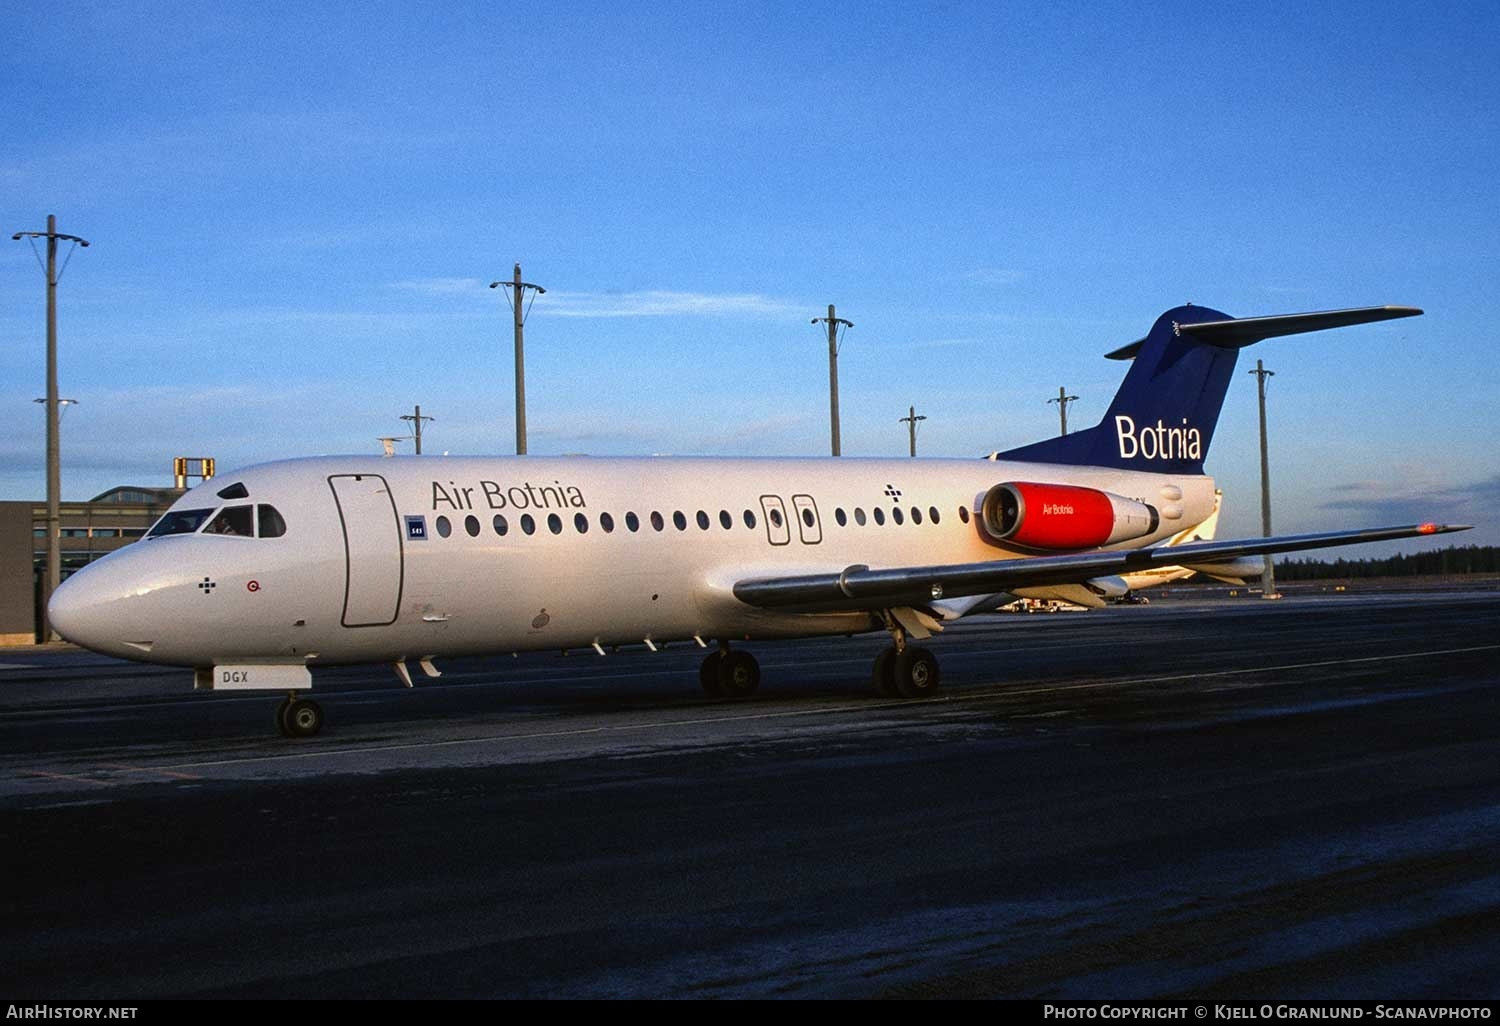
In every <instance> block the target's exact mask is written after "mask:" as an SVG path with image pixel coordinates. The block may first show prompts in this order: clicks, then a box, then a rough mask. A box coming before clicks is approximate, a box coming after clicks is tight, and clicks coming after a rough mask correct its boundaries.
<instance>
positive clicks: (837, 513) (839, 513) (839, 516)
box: [833, 506, 849, 527]
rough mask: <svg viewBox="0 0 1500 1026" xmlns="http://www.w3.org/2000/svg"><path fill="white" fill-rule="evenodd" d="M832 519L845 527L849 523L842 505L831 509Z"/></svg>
mask: <svg viewBox="0 0 1500 1026" xmlns="http://www.w3.org/2000/svg"><path fill="white" fill-rule="evenodd" d="M833 519H835V520H837V521H838V522H839V526H840V527H847V526H848V525H849V518H848V517H847V516H845V515H844V507H842V506H840V507H839V508H838V509H836V510H834V511H833Z"/></svg>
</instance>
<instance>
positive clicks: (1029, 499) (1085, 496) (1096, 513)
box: [977, 481, 1161, 551]
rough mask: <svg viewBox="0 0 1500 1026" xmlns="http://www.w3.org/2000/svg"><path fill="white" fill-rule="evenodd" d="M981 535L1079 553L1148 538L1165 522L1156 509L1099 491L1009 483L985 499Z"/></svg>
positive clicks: (981, 517)
mask: <svg viewBox="0 0 1500 1026" xmlns="http://www.w3.org/2000/svg"><path fill="white" fill-rule="evenodd" d="M977 519H978V521H979V533H980V534H982V535H983V536H984V537H985V540H987V541H990V542H994V543H996V544H1000V543H1004V544H1006V545H1020V546H1024V547H1026V548H1031V549H1053V550H1067V551H1072V550H1077V549H1093V548H1098V547H1099V546H1100V545H1110V544H1113V543H1114V542H1120V541H1129V540H1130V539H1132V538H1143V537H1145V536H1146V535H1148V534H1150V533H1151V532H1153V531H1155V530H1156V528H1157V526H1158V525H1160V523H1161V516H1160V514H1158V513H1157V511H1156V508H1155V507H1154V506H1150V505H1148V504H1146V503H1144V502H1138V501H1137V500H1135V499H1127V498H1125V497H1124V496H1121V495H1115V494H1113V493H1111V492H1101V491H1099V490H1098V489H1097V488H1082V487H1079V486H1078V485H1058V484H1037V483H1035V482H1031V481H1008V482H1006V483H1005V484H997V485H996V486H995V487H993V488H991V489H990V490H989V491H988V492H985V494H984V501H983V502H981V503H980V507H979V516H978V518H977Z"/></svg>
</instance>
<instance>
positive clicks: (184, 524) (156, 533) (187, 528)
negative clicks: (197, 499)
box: [146, 509, 213, 538]
mask: <svg viewBox="0 0 1500 1026" xmlns="http://www.w3.org/2000/svg"><path fill="white" fill-rule="evenodd" d="M212 513H213V510H211V509H178V510H173V511H172V512H170V513H168V514H167V515H166V516H164V517H162V518H161V519H160V520H158V521H157V522H156V526H155V527H153V528H151V530H150V531H149V532H147V534H146V537H147V538H161V537H164V536H166V535H169V534H192V533H193V532H194V531H196V530H198V528H200V527H202V526H203V521H205V520H207V519H208V518H209V515H210V514H212Z"/></svg>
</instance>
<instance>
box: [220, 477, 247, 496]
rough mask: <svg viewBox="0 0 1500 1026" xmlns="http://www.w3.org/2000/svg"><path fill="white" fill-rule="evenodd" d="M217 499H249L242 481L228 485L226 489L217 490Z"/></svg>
mask: <svg viewBox="0 0 1500 1026" xmlns="http://www.w3.org/2000/svg"><path fill="white" fill-rule="evenodd" d="M219 498H221V499H248V498H250V492H249V491H247V490H246V488H245V484H244V482H243V481H236V482H235V483H234V484H232V485H228V486H227V487H224V488H220V489H219Z"/></svg>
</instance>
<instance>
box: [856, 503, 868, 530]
mask: <svg viewBox="0 0 1500 1026" xmlns="http://www.w3.org/2000/svg"><path fill="white" fill-rule="evenodd" d="M854 522H855V523H856V524H858V525H859V526H860V527H864V526H865V508H864V507H863V506H855V507H854Z"/></svg>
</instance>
